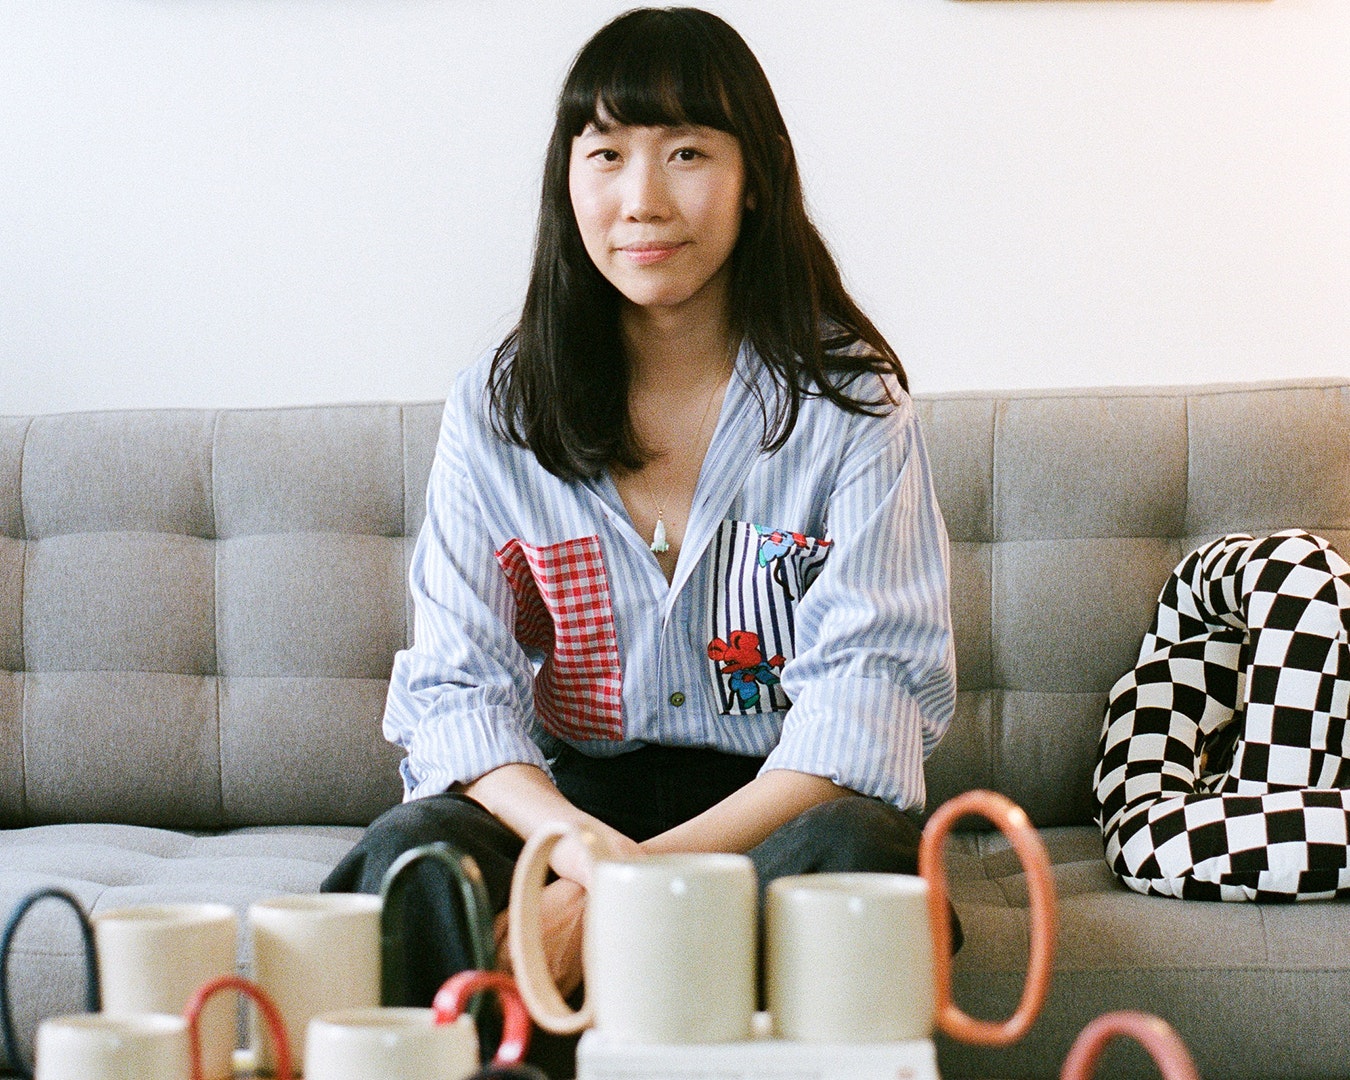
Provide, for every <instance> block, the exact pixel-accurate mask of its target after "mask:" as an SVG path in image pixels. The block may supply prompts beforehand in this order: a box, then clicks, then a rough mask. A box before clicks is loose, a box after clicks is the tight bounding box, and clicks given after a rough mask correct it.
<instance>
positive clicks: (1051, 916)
mask: <svg viewBox="0 0 1350 1080" xmlns="http://www.w3.org/2000/svg"><path fill="white" fill-rule="evenodd" d="M971 814H974V815H977V816H979V817H984V818H988V819H989V820H990V821H991V822H993V823H994V825H995V826H997V828H998V831H999V832H1001V833H1002V834H1003V835H1004V836H1005V837H1006V838H1007V840H1008V842H1009V843H1010V844H1011V845H1012V848H1013V850H1014V851H1015V852H1017V857H1018V858H1019V859H1020V860H1021V863H1022V869H1023V870H1024V871H1025V872H1026V879H1027V898H1028V907H1029V908H1030V924H1031V925H1030V936H1031V952H1030V955H1029V957H1028V959H1027V978H1026V982H1025V984H1024V985H1023V988H1022V998H1021V1000H1020V1001H1019V1002H1018V1004H1017V1009H1016V1010H1015V1011H1014V1012H1013V1014H1012V1016H1010V1017H1009V1018H1008V1019H1007V1020H1005V1021H1003V1022H1001V1023H997V1022H994V1021H989V1020H976V1019H974V1018H973V1017H970V1016H967V1015H966V1014H965V1013H964V1012H962V1011H961V1010H960V1008H958V1007H957V1005H956V1002H955V1001H954V1000H953V998H952V936H951V935H952V924H951V915H950V908H949V906H948V902H947V871H946V867H945V865H944V862H943V845H944V844H945V843H946V840H947V836H948V834H950V832H951V830H952V827H953V826H954V825H955V824H956V823H957V822H958V821H959V820H960V819H961V818H963V817H966V816H967V815H971ZM919 874H920V876H921V877H923V879H924V880H925V881H926V882H927V883H928V921H929V924H930V926H931V927H932V932H933V1007H934V1019H935V1021H936V1025H937V1027H938V1028H939V1029H940V1030H941V1031H942V1032H943V1033H945V1034H947V1035H949V1036H951V1037H952V1038H953V1039H956V1040H958V1041H960V1042H965V1043H973V1044H975V1045H979V1046H1009V1045H1011V1044H1012V1043H1015V1042H1017V1040H1019V1039H1020V1038H1022V1036H1024V1035H1025V1034H1026V1033H1027V1031H1028V1030H1029V1029H1030V1028H1031V1025H1032V1024H1034V1023H1035V1022H1036V1017H1037V1016H1039V1015H1040V1012H1041V1007H1042V1006H1043V1005H1044V1004H1045V998H1046V995H1047V994H1048V993H1049V992H1050V975H1051V971H1052V969H1053V968H1054V963H1055V932H1056V928H1057V926H1058V920H1059V916H1058V903H1057V901H1056V899H1055V879H1054V875H1053V874H1052V873H1051V871H1050V855H1049V853H1048V852H1047V851H1046V850H1045V843H1044V842H1043V841H1042V840H1041V837H1040V834H1039V833H1038V832H1037V831H1036V827H1035V826H1034V825H1032V824H1031V819H1030V818H1028V817H1027V814H1026V811H1025V810H1023V809H1022V808H1021V807H1020V806H1018V805H1017V804H1016V803H1014V802H1013V801H1012V800H1011V799H1009V798H1007V797H1006V796H1003V795H999V794H998V793H997V792H993V791H979V790H977V791H967V792H965V793H964V794H962V795H958V796H956V797H955V798H953V799H949V800H948V801H947V802H945V803H943V804H942V805H941V806H939V807H938V808H937V810H936V811H935V812H934V813H933V816H932V817H931V818H929V819H928V823H927V824H926V825H925V826H924V830H923V836H922V838H921V839H920V841H919Z"/></svg>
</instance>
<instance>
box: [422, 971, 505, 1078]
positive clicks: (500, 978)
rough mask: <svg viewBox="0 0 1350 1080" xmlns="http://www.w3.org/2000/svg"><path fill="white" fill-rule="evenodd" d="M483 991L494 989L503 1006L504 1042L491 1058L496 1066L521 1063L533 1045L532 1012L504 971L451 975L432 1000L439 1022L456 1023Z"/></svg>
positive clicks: (467, 972) (469, 972) (503, 1066)
mask: <svg viewBox="0 0 1350 1080" xmlns="http://www.w3.org/2000/svg"><path fill="white" fill-rule="evenodd" d="M481 990H495V991H496V992H497V999H498V1000H499V1001H500V1002H501V1005H502V1041H501V1044H500V1045H499V1046H498V1047H497V1053H496V1055H495V1056H494V1057H493V1059H492V1064H493V1067H494V1068H508V1067H510V1066H512V1065H519V1064H520V1063H521V1062H522V1061H523V1060H524V1059H525V1051H526V1050H527V1049H529V1045H530V1014H529V1012H528V1011H526V1009H525V1002H523V1001H522V1000H521V999H520V991H519V990H518V989H517V988H516V984H515V981H514V980H513V979H512V978H511V976H510V975H507V974H505V973H504V972H501V971H461V972H460V973H459V974H457V975H451V976H450V978H448V979H446V981H445V983H444V984H443V985H442V986H441V988H440V989H439V990H437V991H436V999H435V1000H434V1001H433V1002H432V1003H431V1008H432V1011H433V1012H434V1013H435V1014H436V1023H438V1024H453V1023H454V1022H455V1021H456V1020H458V1019H459V1018H460V1016H461V1015H462V1014H463V1012H464V1007H465V1005H466V1004H467V1003H468V1001H469V999H470V998H473V997H476V996H477V995H478V993H479V991H481Z"/></svg>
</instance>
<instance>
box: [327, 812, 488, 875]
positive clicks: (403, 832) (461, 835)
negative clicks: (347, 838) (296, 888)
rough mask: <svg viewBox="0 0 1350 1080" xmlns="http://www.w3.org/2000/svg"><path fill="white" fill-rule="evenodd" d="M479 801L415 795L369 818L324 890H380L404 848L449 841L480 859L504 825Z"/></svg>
mask: <svg viewBox="0 0 1350 1080" xmlns="http://www.w3.org/2000/svg"><path fill="white" fill-rule="evenodd" d="M504 828H505V827H504V826H502V825H501V824H500V823H499V822H497V821H496V819H495V818H493V817H492V815H491V814H489V813H488V812H487V811H486V810H485V809H483V807H481V806H479V805H478V804H477V803H475V802H473V801H471V800H469V799H465V798H462V797H460V796H457V795H431V796H427V797H426V798H422V799H412V800H410V801H408V802H405V803H400V804H399V805H397V806H395V807H392V808H391V809H389V810H386V811H385V812H384V813H383V814H381V815H380V816H379V817H378V818H376V819H375V820H374V821H372V822H371V823H370V825H369V826H368V827H367V829H366V831H365V833H364V834H363V835H362V837H361V839H360V840H358V841H357V843H356V846H355V847H353V848H352V849H351V851H350V852H348V853H347V855H346V857H344V858H343V860H342V861H341V862H340V863H338V865H337V867H336V868H335V869H334V870H333V872H332V873H331V874H329V876H328V878H327V879H325V881H324V883H323V885H322V889H323V890H324V891H325V892H379V891H380V885H381V883H382V881H383V879H384V874H385V872H386V871H387V870H388V869H389V867H391V866H392V865H393V864H394V862H395V861H397V859H398V858H399V856H400V855H402V854H403V853H404V852H405V851H411V850H412V849H413V848H418V847H423V846H425V845H427V844H435V843H445V844H450V845H451V846H453V847H455V848H458V849H459V850H461V851H464V852H465V853H467V854H473V855H474V856H475V857H476V858H477V860H478V861H479V862H480V863H482V862H483V861H484V856H485V855H486V854H487V853H486V852H485V850H484V845H485V844H488V843H492V842H494V841H498V842H499V840H500V838H498V837H497V836H496V835H495V834H496V833H497V832H499V831H501V830H504Z"/></svg>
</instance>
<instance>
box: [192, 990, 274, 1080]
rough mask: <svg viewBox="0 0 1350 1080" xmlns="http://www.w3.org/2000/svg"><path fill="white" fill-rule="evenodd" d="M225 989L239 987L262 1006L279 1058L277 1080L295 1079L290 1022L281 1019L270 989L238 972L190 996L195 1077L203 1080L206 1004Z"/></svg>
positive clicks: (195, 1079)
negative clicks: (289, 1032) (288, 1037)
mask: <svg viewBox="0 0 1350 1080" xmlns="http://www.w3.org/2000/svg"><path fill="white" fill-rule="evenodd" d="M222 990H237V991H239V993H241V994H243V995H244V996H245V997H250V998H252V999H253V1003H254V1004H255V1005H257V1006H258V1012H260V1013H261V1014H262V1018H263V1020H264V1022H266V1024H267V1029H268V1031H269V1033H270V1034H271V1036H272V1054H273V1056H274V1057H275V1058H276V1064H277V1067H276V1074H275V1075H276V1077H277V1080H293V1078H294V1076H295V1073H294V1072H292V1071H291V1044H290V1041H289V1040H288V1039H287V1038H286V1025H285V1023H284V1022H283V1021H282V1019H281V1011H280V1010H279V1009H278V1008H277V1007H276V1004H275V1003H274V1002H273V1001H272V999H271V998H270V997H268V995H267V991H265V990H264V989H263V988H262V987H260V986H259V985H258V984H257V983H252V982H249V981H248V980H247V979H241V978H240V977H239V976H238V975H222V976H220V978H218V979H212V980H211V981H210V982H209V983H206V984H205V985H203V986H201V987H199V988H198V990H197V992H196V993H195V994H193V995H192V997H190V998H189V999H188V1003H187V1008H186V1009H184V1010H183V1015H184V1016H186V1017H187V1022H188V1049H189V1051H190V1053H191V1055H192V1080H202V1036H201V1031H200V1027H201V1018H202V1009H204V1008H205V1007H206V1003H207V1001H208V1000H209V999H210V998H212V997H214V996H215V995H216V994H218V993H219V992H220V991H222Z"/></svg>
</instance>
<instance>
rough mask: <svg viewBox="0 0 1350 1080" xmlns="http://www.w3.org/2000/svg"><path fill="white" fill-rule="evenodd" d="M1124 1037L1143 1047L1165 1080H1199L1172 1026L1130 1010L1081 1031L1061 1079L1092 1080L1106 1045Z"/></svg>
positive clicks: (1188, 1055) (1102, 1017) (1153, 1017)
mask: <svg viewBox="0 0 1350 1080" xmlns="http://www.w3.org/2000/svg"><path fill="white" fill-rule="evenodd" d="M1122 1035H1124V1036H1128V1037H1129V1038H1131V1039H1134V1040H1135V1041H1136V1042H1138V1043H1140V1044H1142V1045H1143V1047H1144V1049H1145V1050H1147V1051H1148V1053H1149V1056H1150V1057H1151V1058H1152V1059H1153V1062H1154V1064H1155V1065H1157V1066H1158V1072H1159V1073H1160V1074H1161V1075H1162V1077H1163V1080H1200V1074H1199V1073H1198V1072H1197V1071H1196V1068H1195V1062H1194V1061H1192V1060H1191V1055H1190V1051H1188V1050H1187V1049H1186V1044H1185V1043H1184V1042H1182V1041H1181V1036H1180V1035H1178V1034H1177V1033H1176V1031H1175V1030H1174V1029H1173V1028H1172V1027H1171V1025H1169V1024H1167V1023H1166V1022H1165V1021H1163V1020H1160V1019H1159V1018H1158V1017H1156V1016H1150V1015H1149V1014H1148V1013H1141V1012H1131V1011H1122V1012H1111V1013H1105V1014H1104V1015H1102V1016H1099V1017H1097V1019H1095V1020H1093V1021H1092V1023H1090V1024H1088V1026H1087V1027H1085V1028H1084V1029H1083V1030H1082V1031H1081V1032H1079V1034H1078V1038H1076V1039H1075V1040H1074V1041H1073V1046H1072V1047H1071V1048H1070V1050H1069V1056H1068V1057H1066V1058H1065V1059H1064V1068H1063V1070H1062V1071H1061V1072H1060V1078H1061V1080H1092V1077H1093V1076H1095V1075H1096V1071H1097V1062H1098V1061H1099V1060H1100V1059H1101V1056H1102V1052H1103V1051H1104V1050H1105V1049H1106V1045H1107V1043H1109V1042H1110V1041H1111V1040H1112V1039H1115V1038H1118V1037H1120V1036H1122Z"/></svg>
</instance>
